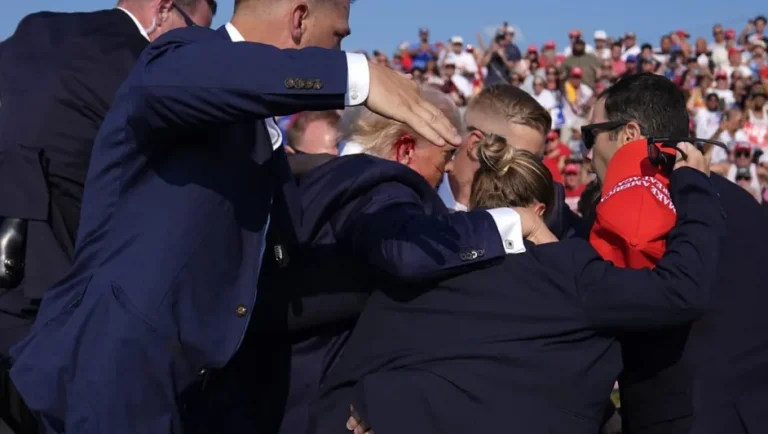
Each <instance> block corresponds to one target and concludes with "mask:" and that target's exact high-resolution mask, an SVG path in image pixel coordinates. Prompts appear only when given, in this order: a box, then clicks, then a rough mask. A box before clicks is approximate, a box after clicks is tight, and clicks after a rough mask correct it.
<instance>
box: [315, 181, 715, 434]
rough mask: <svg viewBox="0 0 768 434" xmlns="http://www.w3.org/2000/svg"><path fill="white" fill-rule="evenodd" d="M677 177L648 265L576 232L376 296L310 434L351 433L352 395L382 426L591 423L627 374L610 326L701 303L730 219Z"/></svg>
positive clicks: (421, 433) (582, 431)
mask: <svg viewBox="0 0 768 434" xmlns="http://www.w3.org/2000/svg"><path fill="white" fill-rule="evenodd" d="M672 186H673V187H672V195H673V200H675V205H676V206H677V208H678V210H679V213H680V220H679V224H678V226H677V227H676V228H675V229H674V231H673V232H672V234H671V235H670V243H669V249H668V252H667V254H666V255H665V256H664V258H663V259H662V260H661V262H660V263H659V265H658V267H657V268H656V269H655V270H653V271H651V270H648V269H645V270H629V269H620V268H617V267H614V266H613V265H612V264H610V263H609V262H605V261H603V260H602V259H601V258H600V257H599V255H598V254H597V252H595V250H594V249H592V247H591V246H590V245H589V243H588V242H587V241H585V240H582V239H579V238H573V239H569V240H566V241H561V242H558V243H551V244H545V245H540V246H533V245H528V246H527V248H528V252H526V253H523V254H519V255H509V256H506V257H505V258H503V259H502V260H500V263H499V264H496V265H491V266H489V267H488V268H485V269H482V270H477V271H474V272H471V273H468V274H464V275H461V276H459V277H454V278H451V279H447V280H443V281H441V282H438V283H433V284H430V285H425V286H419V287H404V286H402V285H393V286H391V287H388V288H387V289H384V290H382V291H377V292H375V293H374V294H373V295H372V296H371V298H370V299H369V301H368V303H367V304H366V306H365V309H364V311H363V314H362V316H361V317H360V320H359V321H358V324H357V325H356V327H355V329H354V330H353V332H352V335H351V337H350V339H349V341H348V343H347V346H346V348H345V349H344V352H343V353H342V355H341V357H340V359H339V361H338V362H337V364H336V365H335V366H334V367H333V368H332V369H331V371H330V373H329V374H328V375H327V376H326V378H325V380H324V385H323V386H322V389H321V398H320V400H319V401H318V403H317V404H316V405H315V406H314V408H313V411H312V416H313V426H312V427H311V428H312V429H311V430H310V432H312V433H317V434H337V433H338V434H343V433H345V432H346V429H345V427H344V421H345V420H346V417H347V415H348V408H349V405H350V404H354V406H355V407H356V408H357V410H358V412H359V413H360V414H361V416H362V417H363V419H364V420H366V421H368V422H369V423H370V424H371V425H372V427H373V429H374V430H375V431H376V432H377V433H380V434H395V433H396V434H411V433H413V434H416V433H418V434H430V433H435V434H437V433H440V434H451V433H457V434H459V433H461V434H466V433H483V432H494V431H502V432H510V431H514V432H521V433H542V434H543V433H546V434H552V433H569V434H595V433H596V432H598V431H599V427H600V424H601V422H602V415H603V410H604V404H605V399H606V397H607V396H608V394H609V393H610V390H611V388H612V386H613V381H614V380H615V378H616V375H617V374H618V373H619V371H620V369H621V359H620V352H619V346H618V343H617V342H616V341H615V339H614V338H613V334H614V333H615V332H616V331H618V330H626V329H647V328H653V327H664V326H670V325H672V324H681V323H685V322H686V321H690V320H692V319H694V318H696V317H697V316H698V315H700V314H701V311H702V310H703V309H704V308H705V307H706V306H707V304H708V301H709V292H710V291H709V290H710V289H711V286H712V281H713V279H714V276H715V270H714V269H713V268H714V267H715V265H716V264H717V256H718V247H719V243H720V239H721V238H722V234H723V232H724V225H725V224H724V221H723V220H724V218H723V216H722V213H721V210H720V207H719V206H718V201H717V199H716V196H715V192H714V190H713V188H712V186H711V184H710V183H709V181H708V179H707V178H705V177H704V176H702V175H701V174H700V173H697V172H694V171H692V170H690V169H683V170H681V171H677V172H676V173H675V175H673V182H672ZM385 288H386V287H385Z"/></svg>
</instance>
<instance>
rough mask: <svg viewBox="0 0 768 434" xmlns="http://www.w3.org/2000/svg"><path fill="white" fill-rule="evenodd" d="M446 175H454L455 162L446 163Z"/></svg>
mask: <svg viewBox="0 0 768 434" xmlns="http://www.w3.org/2000/svg"><path fill="white" fill-rule="evenodd" d="M445 173H453V160H451V161H449V162H447V163H445Z"/></svg>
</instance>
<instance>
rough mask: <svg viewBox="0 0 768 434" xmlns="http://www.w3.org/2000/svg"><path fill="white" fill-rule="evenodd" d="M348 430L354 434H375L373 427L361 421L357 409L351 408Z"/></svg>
mask: <svg viewBox="0 0 768 434" xmlns="http://www.w3.org/2000/svg"><path fill="white" fill-rule="evenodd" d="M347 429H348V430H349V431H352V432H353V433H354V434H374V432H373V430H372V429H371V427H369V426H367V425H366V424H365V422H363V421H362V420H361V419H360V415H359V414H357V412H356V411H355V408H354V407H352V406H351V405H350V406H349V419H347Z"/></svg>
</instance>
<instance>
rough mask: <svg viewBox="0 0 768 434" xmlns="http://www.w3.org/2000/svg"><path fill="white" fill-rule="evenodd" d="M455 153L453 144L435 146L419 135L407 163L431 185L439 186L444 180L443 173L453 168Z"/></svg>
mask: <svg viewBox="0 0 768 434" xmlns="http://www.w3.org/2000/svg"><path fill="white" fill-rule="evenodd" d="M453 153H454V148H453V147H452V146H442V147H440V146H435V145H433V144H432V143H430V142H429V141H428V140H427V139H425V138H424V137H421V136H418V135H417V136H416V146H415V147H414V149H413V155H412V156H411V158H410V160H409V161H408V162H406V163H405V164H407V165H408V167H410V168H411V169H413V170H415V171H416V172H418V173H419V174H420V175H421V176H423V177H424V179H426V180H427V182H428V183H429V185H431V186H433V187H437V186H438V185H440V182H441V181H442V180H443V174H444V173H445V172H448V173H450V172H451V170H452V169H453V163H452V160H453Z"/></svg>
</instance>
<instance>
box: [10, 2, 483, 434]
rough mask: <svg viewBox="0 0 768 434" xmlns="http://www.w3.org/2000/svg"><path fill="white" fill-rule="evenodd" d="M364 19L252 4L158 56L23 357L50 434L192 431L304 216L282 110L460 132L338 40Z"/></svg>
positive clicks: (23, 378) (406, 83) (109, 151)
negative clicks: (346, 114) (186, 422)
mask: <svg viewBox="0 0 768 434" xmlns="http://www.w3.org/2000/svg"><path fill="white" fill-rule="evenodd" d="M285 17H292V19H285ZM348 19H349V1H348V0H328V1H318V2H312V3H307V2H306V1H303V0H288V1H283V2H271V1H265V0H241V1H239V2H237V4H236V6H235V16H234V18H233V19H232V22H230V23H228V24H227V25H226V26H224V27H222V28H221V29H219V30H218V31H214V30H210V29H206V28H202V27H189V28H186V29H181V30H178V31H176V32H172V33H170V34H167V35H165V36H164V37H162V38H160V40H158V41H156V42H155V43H153V44H152V45H150V47H149V48H148V49H147V50H145V51H144V53H143V54H142V56H141V57H140V59H139V61H138V63H137V66H136V67H135V68H134V70H133V72H132V73H131V74H130V75H129V77H128V78H127V80H126V81H125V82H124V84H123V85H122V87H121V89H120V90H119V91H118V93H117V96H116V98H115V103H114V104H113V106H112V108H111V109H110V111H109V113H108V115H107V117H106V119H105V121H104V123H103V125H102V127H101V129H100V131H99V134H98V136H97V138H96V141H95V144H94V149H93V154H92V157H91V163H90V167H89V171H88V177H87V181H86V185H87V187H86V192H85V195H84V197H83V208H82V212H81V218H80V229H79V232H78V237H77V243H76V246H77V247H76V250H75V259H74V265H73V267H72V269H71V270H70V272H69V273H68V274H67V275H66V276H65V278H64V279H62V280H61V281H60V282H59V283H58V284H57V285H56V286H55V287H54V288H53V289H52V290H50V291H48V292H47V293H46V295H45V298H44V301H43V303H42V306H41V309H40V313H39V315H38V319H37V321H36V323H35V326H34V327H33V329H32V332H31V334H30V336H28V337H27V338H26V339H25V340H24V341H22V343H20V344H19V345H17V346H16V347H15V348H14V350H13V352H12V355H13V356H14V358H15V363H14V366H13V368H12V370H11V376H12V379H13V381H14V383H15V384H16V386H17V388H18V389H19V391H20V393H21V394H22V396H23V398H24V399H25V400H26V402H27V403H28V405H29V406H30V408H32V409H34V410H37V411H39V412H40V413H41V415H42V418H43V421H44V422H45V423H46V425H47V428H48V430H49V431H50V432H63V431H66V432H77V433H82V434H97V433H98V434H103V433H105V432H109V433H111V434H119V433H136V432H142V433H146V434H154V433H164V434H167V433H170V432H179V431H181V430H182V429H183V428H182V427H183V423H182V415H181V412H180V407H182V405H180V404H183V401H184V396H182V395H185V392H191V391H197V390H199V388H200V387H201V383H202V382H203V380H204V379H206V378H207V375H205V374H206V373H207V372H208V370H209V369H211V368H220V367H222V366H224V365H225V364H226V363H227V362H228V361H229V360H230V359H231V357H232V355H233V354H234V353H235V351H236V350H237V349H238V348H239V347H240V345H241V343H242V341H243V337H244V335H245V332H246V330H247V329H248V326H249V323H250V322H252V319H253V321H254V322H258V321H259V320H260V313H259V312H256V310H258V306H260V305H261V304H257V303H256V298H257V294H259V289H260V287H261V285H259V283H260V281H261V279H262V278H264V277H265V276H262V275H261V270H262V268H263V267H262V263H263V261H265V260H267V259H269V261H270V262H272V263H273V264H274V263H275V262H279V263H282V261H283V259H284V258H285V256H284V255H283V253H286V251H287V252H288V255H290V252H291V247H290V245H291V240H292V239H293V238H295V237H294V234H293V228H294V227H296V226H297V225H296V222H298V221H300V218H301V216H300V215H299V214H298V211H299V210H298V209H297V208H296V207H295V206H292V205H290V202H291V201H293V200H294V197H293V196H292V194H291V191H290V190H291V187H292V185H293V181H292V179H291V177H290V173H289V171H288V170H287V167H286V166H287V163H286V160H285V155H284V153H283V152H282V148H281V147H280V145H281V143H282V138H281V137H280V132H279V129H278V128H277V127H276V125H275V123H274V121H273V120H272V116H278V115H285V114H289V113H294V112H298V111H303V110H327V109H339V108H342V107H344V106H345V105H360V104H366V106H367V107H369V108H370V109H371V110H373V111H375V112H378V113H380V114H382V115H385V116H389V117H392V118H395V119H397V120H399V121H402V122H405V123H407V124H409V125H411V126H412V127H413V128H414V129H415V130H416V131H418V132H419V133H420V134H421V135H423V136H425V137H427V138H428V139H429V140H430V141H431V142H432V143H435V144H436V145H441V146H447V143H454V144H458V142H460V137H457V132H456V130H455V128H453V127H452V126H451V125H450V123H449V122H448V121H447V119H445V117H444V116H443V115H442V113H440V111H439V110H438V109H437V108H435V107H434V106H432V105H431V104H429V103H426V102H425V101H423V100H422V99H421V98H420V96H419V92H418V88H417V86H416V85H415V84H414V83H412V82H411V81H410V80H409V79H407V78H406V77H403V76H401V75H399V74H397V73H396V72H394V71H391V70H389V69H387V68H384V67H381V66H378V65H375V64H369V63H368V62H367V61H366V60H365V59H364V58H363V57H361V56H360V55H355V54H346V53H344V52H341V51H338V50H337V49H338V47H339V45H340V42H341V39H342V38H343V37H344V36H346V35H347V34H348V33H349V27H348ZM247 41H254V42H255V41H258V42H260V43H254V42H247ZM312 46H320V47H323V48H317V47H312ZM281 48H282V49H281ZM297 48H298V50H297ZM486 223H487V221H486ZM268 226H269V227H272V228H273V230H274V231H275V232H278V233H280V234H282V235H284V236H285V240H286V241H285V243H284V244H285V245H286V246H287V249H286V250H282V249H275V251H274V257H273V255H272V253H273V252H272V251H271V250H270V252H269V254H265V252H266V251H267V248H268V243H267V240H266V232H267V227H268ZM409 260H410V258H402V261H403V262H407V261H409ZM435 260H436V261H439V260H440V259H439V258H437V259H435ZM75 371H76V372H77V374H76V375H74V373H75Z"/></svg>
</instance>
